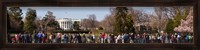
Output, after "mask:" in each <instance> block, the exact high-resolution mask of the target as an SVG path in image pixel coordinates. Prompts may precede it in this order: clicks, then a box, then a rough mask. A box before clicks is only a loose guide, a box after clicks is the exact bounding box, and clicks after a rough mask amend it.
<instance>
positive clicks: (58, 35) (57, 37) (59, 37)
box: [56, 33, 62, 43]
mask: <svg viewBox="0 0 200 50" xmlns="http://www.w3.org/2000/svg"><path fill="white" fill-rule="evenodd" d="M61 35H62V34H61V33H57V35H56V39H57V40H56V42H57V43H61Z"/></svg>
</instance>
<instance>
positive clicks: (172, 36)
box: [8, 32, 193, 44]
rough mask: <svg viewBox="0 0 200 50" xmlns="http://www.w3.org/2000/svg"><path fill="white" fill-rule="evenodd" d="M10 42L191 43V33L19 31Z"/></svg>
mask: <svg viewBox="0 0 200 50" xmlns="http://www.w3.org/2000/svg"><path fill="white" fill-rule="evenodd" d="M8 40H10V41H9V42H10V43H142V44H143V43H192V42H193V34H191V33H154V34H150V33H141V34H134V33H118V34H110V33H99V34H94V33H91V32H90V33H50V34H47V33H43V32H39V33H35V34H32V35H31V34H28V33H27V32H25V33H19V34H14V36H10V35H9V36H8Z"/></svg>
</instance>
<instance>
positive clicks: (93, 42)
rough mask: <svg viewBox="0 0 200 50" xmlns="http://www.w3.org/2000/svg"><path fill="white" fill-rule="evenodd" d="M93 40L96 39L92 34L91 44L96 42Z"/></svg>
mask: <svg viewBox="0 0 200 50" xmlns="http://www.w3.org/2000/svg"><path fill="white" fill-rule="evenodd" d="M95 38H96V37H95V35H94V34H92V42H93V43H95V42H96V41H95Z"/></svg>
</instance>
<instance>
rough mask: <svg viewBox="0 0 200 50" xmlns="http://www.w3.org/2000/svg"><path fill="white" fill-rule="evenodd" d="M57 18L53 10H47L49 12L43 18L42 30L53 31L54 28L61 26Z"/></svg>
mask: <svg viewBox="0 0 200 50" xmlns="http://www.w3.org/2000/svg"><path fill="white" fill-rule="evenodd" d="M55 18H56V17H55V16H54V15H53V12H51V11H47V14H46V15H45V17H43V19H42V23H43V24H42V28H43V29H42V30H44V31H45V32H52V31H53V30H56V29H57V28H59V23H58V21H56V20H55Z"/></svg>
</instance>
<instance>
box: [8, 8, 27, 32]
mask: <svg viewBox="0 0 200 50" xmlns="http://www.w3.org/2000/svg"><path fill="white" fill-rule="evenodd" d="M7 11H8V13H7V14H8V15H7V16H8V19H9V21H8V24H9V25H8V27H9V29H8V30H10V29H11V30H15V31H16V30H20V31H22V30H23V24H24V22H23V21H22V16H21V15H22V14H23V13H22V10H21V9H20V8H19V7H10V8H9V9H8V10H7Z"/></svg>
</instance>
